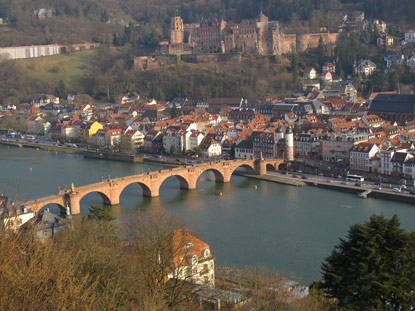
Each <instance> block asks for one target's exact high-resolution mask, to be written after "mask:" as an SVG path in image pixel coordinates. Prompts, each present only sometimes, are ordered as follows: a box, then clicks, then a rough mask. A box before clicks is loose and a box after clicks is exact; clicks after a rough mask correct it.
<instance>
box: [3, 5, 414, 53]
mask: <svg viewBox="0 0 415 311" xmlns="http://www.w3.org/2000/svg"><path fill="white" fill-rule="evenodd" d="M41 8H43V9H47V10H49V12H50V16H49V17H46V18H43V17H44V16H36V14H37V13H36V10H38V9H41ZM260 9H262V10H263V12H264V13H265V14H266V15H268V16H269V18H270V19H271V20H278V21H280V22H282V23H283V24H285V26H287V27H288V30H289V31H294V32H301V31H318V29H319V28H320V27H323V26H324V27H328V29H332V30H335V29H336V27H337V26H338V22H339V17H340V14H339V13H340V12H348V11H350V10H364V11H365V13H366V15H367V16H369V17H371V18H382V19H384V20H385V21H386V22H395V23H405V22H406V23H410V22H412V21H413V19H414V17H415V13H414V12H415V1H412V0H402V1H395V2H393V1H390V0H367V1H361V0H360V1H359V0H342V1H341V2H340V1H339V0H313V1H310V0H296V1H292V0H261V1H260V2H258V1H257V0H242V1H241V0H199V1H193V0H182V1H181V0H180V1H179V0H155V1H147V0H100V1H95V0H36V1H31V0H13V1H9V0H0V18H3V19H4V21H5V22H6V24H7V25H6V26H3V27H2V26H1V25H0V46H15V45H33V44H48V43H65V44H70V43H80V42H86V41H88V42H100V43H112V42H113V39H114V37H117V36H119V37H123V36H125V35H127V37H128V33H126V27H127V26H128V25H134V27H135V32H134V38H124V39H126V40H124V41H123V42H124V43H125V42H130V43H132V44H134V45H136V44H140V45H148V46H155V45H157V43H158V42H159V41H160V40H162V39H163V38H167V35H168V27H169V19H170V17H171V16H173V15H174V14H176V13H179V14H180V15H181V16H182V17H183V19H184V22H185V23H192V22H199V21H200V19H201V18H203V17H217V18H219V17H223V18H224V19H225V20H227V21H230V22H240V21H241V20H242V19H245V18H253V17H255V16H256V15H257V14H258V13H259V11H260Z"/></svg>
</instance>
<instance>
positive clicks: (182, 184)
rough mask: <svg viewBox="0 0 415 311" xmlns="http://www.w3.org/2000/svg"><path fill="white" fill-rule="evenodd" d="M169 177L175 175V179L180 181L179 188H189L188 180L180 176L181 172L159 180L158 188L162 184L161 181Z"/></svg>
mask: <svg viewBox="0 0 415 311" xmlns="http://www.w3.org/2000/svg"><path fill="white" fill-rule="evenodd" d="M171 177H176V179H177V180H178V181H179V183H180V189H189V181H188V180H187V179H186V177H184V176H182V175H181V174H172V175H170V176H166V177H165V178H164V179H163V180H162V181H161V182H160V186H159V189H160V188H161V186H162V185H163V183H164V182H165V181H166V180H167V179H169V178H171Z"/></svg>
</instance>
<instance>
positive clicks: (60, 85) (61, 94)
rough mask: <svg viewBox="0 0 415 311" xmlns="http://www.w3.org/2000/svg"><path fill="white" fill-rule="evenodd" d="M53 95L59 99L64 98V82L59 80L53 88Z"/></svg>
mask: <svg viewBox="0 0 415 311" xmlns="http://www.w3.org/2000/svg"><path fill="white" fill-rule="evenodd" d="M55 95H56V96H58V97H59V98H60V99H66V95H67V94H66V86H65V82H63V81H62V80H59V82H58V85H57V86H56V88H55Z"/></svg>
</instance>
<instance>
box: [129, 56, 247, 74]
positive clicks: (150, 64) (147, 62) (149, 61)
mask: <svg viewBox="0 0 415 311" xmlns="http://www.w3.org/2000/svg"><path fill="white" fill-rule="evenodd" d="M180 61H183V62H186V63H211V62H214V63H234V64H239V63H240V62H241V55H239V54H185V55H155V56H138V57H135V58H134V68H135V69H136V70H144V71H145V70H154V69H158V68H160V67H161V66H163V65H174V64H177V63H178V62H180Z"/></svg>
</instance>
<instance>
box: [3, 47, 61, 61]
mask: <svg viewBox="0 0 415 311" xmlns="http://www.w3.org/2000/svg"><path fill="white" fill-rule="evenodd" d="M62 47H63V46H62V45H57V44H53V45H33V46H14V47H6V48H0V59H23V58H35V57H42V56H51V55H58V54H61V53H62Z"/></svg>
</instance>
